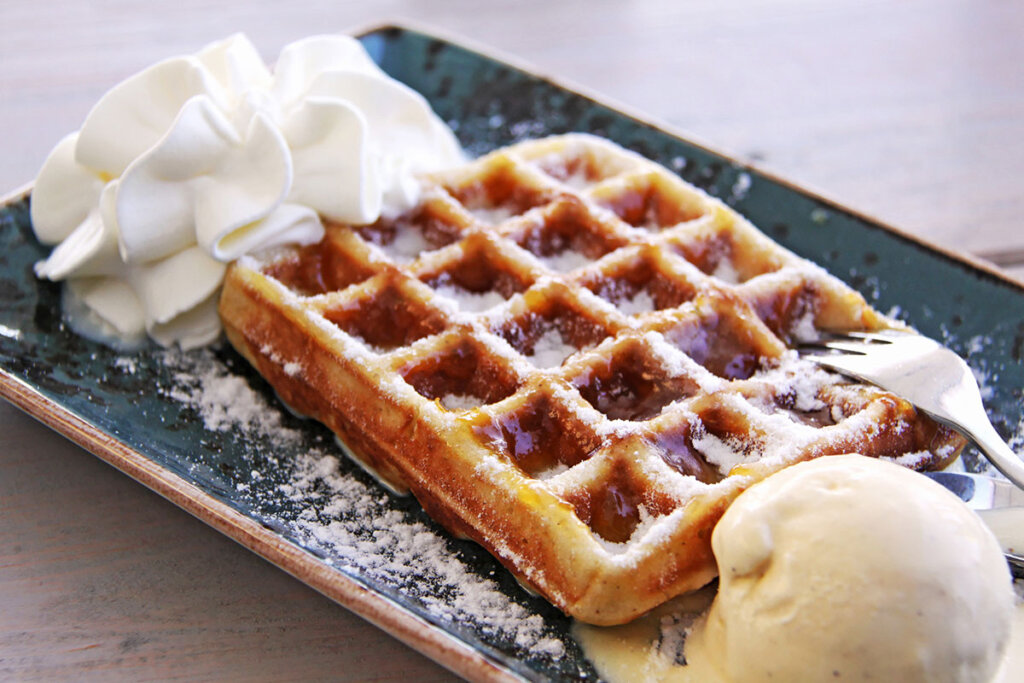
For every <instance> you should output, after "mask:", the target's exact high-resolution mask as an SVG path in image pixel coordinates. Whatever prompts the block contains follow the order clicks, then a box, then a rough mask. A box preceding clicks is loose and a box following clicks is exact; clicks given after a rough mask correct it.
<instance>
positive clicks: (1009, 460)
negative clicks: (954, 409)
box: [963, 420, 1024, 489]
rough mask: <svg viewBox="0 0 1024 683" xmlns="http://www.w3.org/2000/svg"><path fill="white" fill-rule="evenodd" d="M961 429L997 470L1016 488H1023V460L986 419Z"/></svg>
mask: <svg viewBox="0 0 1024 683" xmlns="http://www.w3.org/2000/svg"><path fill="white" fill-rule="evenodd" d="M963 430H964V433H965V435H966V436H967V437H968V438H969V439H971V441H973V442H974V443H975V444H977V445H978V448H980V449H981V451H982V453H983V454H984V455H985V457H986V458H988V461H989V462H990V463H992V464H993V465H994V466H995V468H996V469H997V470H999V471H1000V472H1002V473H1003V475H1004V476H1005V477H1006V478H1007V479H1009V480H1010V481H1012V482H1013V483H1014V484H1016V485H1017V488H1020V489H1024V462H1022V461H1021V459H1020V458H1019V457H1018V456H1017V454H1016V453H1014V452H1013V451H1012V450H1011V449H1010V447H1009V446H1008V445H1006V442H1005V441H1003V437H1001V436H999V432H997V431H996V430H995V427H993V426H992V424H991V423H990V422H989V421H988V420H985V421H984V422H981V421H978V422H977V423H975V424H972V425H970V426H968V425H963Z"/></svg>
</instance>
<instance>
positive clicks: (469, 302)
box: [434, 285, 505, 313]
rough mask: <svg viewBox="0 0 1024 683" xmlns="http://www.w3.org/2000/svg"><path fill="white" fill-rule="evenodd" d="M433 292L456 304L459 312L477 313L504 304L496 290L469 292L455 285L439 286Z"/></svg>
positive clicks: (502, 298)
mask: <svg viewBox="0 0 1024 683" xmlns="http://www.w3.org/2000/svg"><path fill="white" fill-rule="evenodd" d="M434 290H435V291H436V292H437V293H438V294H440V295H441V296H444V297H447V298H449V299H452V300H453V301H455V303H456V304H458V307H459V310H462V311H470V312H472V313H479V312H480V311H486V310H487V309H489V308H494V307H495V306H497V305H499V304H502V303H504V302H505V297H503V296H502V295H501V292H499V291H497V290H491V291H489V292H479V293H477V292H471V291H469V290H468V289H463V288H462V287H458V286H456V285H439V286H437V287H435V288H434Z"/></svg>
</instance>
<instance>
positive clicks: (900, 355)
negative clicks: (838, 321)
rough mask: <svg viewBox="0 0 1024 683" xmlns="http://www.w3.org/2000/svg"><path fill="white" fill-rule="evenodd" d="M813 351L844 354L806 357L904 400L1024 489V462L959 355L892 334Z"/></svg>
mask: <svg viewBox="0 0 1024 683" xmlns="http://www.w3.org/2000/svg"><path fill="white" fill-rule="evenodd" d="M808 348H817V349H819V350H820V349H822V348H825V349H831V350H832V351H839V352H841V353H838V354H828V353H820V354H807V353H805V354H804V355H805V356H806V357H807V358H808V359H810V360H812V361H814V362H816V363H817V364H818V365H821V366H823V367H826V368H831V369H833V370H836V371H838V372H841V373H843V374H844V375H849V376H850V377H853V378H855V379H859V380H861V381H864V382H868V383H870V384H875V385H877V386H879V387H881V388H882V389H885V390H886V391H891V392H892V393H894V394H896V395H897V396H902V397H903V398H905V399H906V400H908V401H910V402H911V403H913V404H914V405H915V406H916V407H917V408H919V409H920V410H922V411H924V412H925V413H926V414H928V415H930V416H931V417H932V418H934V419H935V420H936V421H938V422H941V423H942V424H945V425H948V426H950V427H952V428H953V429H955V430H956V431H958V432H960V433H961V434H963V435H964V436H966V437H967V438H968V439H970V440H971V441H973V442H974V443H975V444H976V445H977V446H978V448H979V449H981V452H982V453H983V454H984V455H985V457H986V458H988V460H989V462H991V463H992V464H993V465H995V467H996V469H997V470H999V471H1000V472H1002V473H1003V474H1004V475H1005V476H1006V478H1007V479H1009V480H1010V481H1012V482H1013V483H1014V484H1016V485H1017V486H1018V487H1019V488H1022V489H1024V462H1021V460H1020V458H1018V457H1017V455H1016V454H1015V453H1014V452H1013V451H1012V450H1011V449H1010V447H1009V446H1008V445H1006V442H1005V441H1003V439H1002V437H1000V436H999V433H998V432H996V430H995V428H994V427H993V426H992V423H991V422H989V419H988V415H986V413H985V407H984V405H982V402H981V392H980V391H979V390H978V382H977V381H976V380H975V379H974V374H973V373H972V372H971V369H970V368H969V367H967V363H965V362H964V361H963V359H962V358H960V356H958V355H956V354H955V353H953V352H952V351H950V350H949V349H947V348H946V347H944V346H942V345H941V344H939V343H938V342H937V341H934V340H933V339H929V338H928V337H924V336H922V335H919V334H914V333H909V332H897V331H890V330H886V331H883V332H849V333H847V334H845V335H828V336H826V337H825V338H823V339H822V340H820V341H817V342H811V343H809V344H807V345H805V346H804V349H805V350H806V349H808Z"/></svg>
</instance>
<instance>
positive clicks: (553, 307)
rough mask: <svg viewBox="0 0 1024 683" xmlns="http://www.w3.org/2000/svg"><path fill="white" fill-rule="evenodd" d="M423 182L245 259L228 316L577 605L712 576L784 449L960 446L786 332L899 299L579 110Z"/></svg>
mask: <svg viewBox="0 0 1024 683" xmlns="http://www.w3.org/2000/svg"><path fill="white" fill-rule="evenodd" d="M425 185H426V188H425V191H424V192H423V194H422V197H421V200H420V202H419V204H418V205H417V206H416V207H415V208H414V209H412V210H411V211H409V212H408V213H406V214H404V215H402V216H400V217H398V218H394V219H386V220H385V219H382V220H381V221H379V222H377V223H375V224H373V225H370V226H362V227H348V226H340V225H333V226H329V227H328V231H327V236H326V237H325V238H324V240H323V241H322V242H321V243H319V244H317V245H313V246H308V247H302V248H290V249H276V250H272V251H269V252H266V253H263V254H259V255H257V256H255V257H245V258H243V259H241V260H240V261H238V262H237V263H235V264H234V265H233V266H232V267H231V268H230V270H229V272H228V276H227V281H226V284H225V287H224V293H223V296H222V299H221V303H220V311H221V317H222V318H223V321H224V324H225V327H226V329H227V334H228V338H229V339H230V340H231V343H232V344H233V345H234V346H235V347H236V348H237V349H238V350H239V351H240V352H241V353H242V354H243V355H244V356H245V357H246V358H247V359H248V360H249V361H250V362H251V363H252V364H253V365H254V366H255V367H256V368H257V369H258V370H259V372H260V373H261V374H262V375H263V376H264V377H265V378H266V379H267V380H268V381H269V382H270V383H271V385H272V386H273V387H274V389H275V390H276V391H277V392H278V394H279V395H280V396H281V398H282V400H283V401H285V402H286V403H287V404H288V405H289V406H291V407H292V408H293V409H295V410H297V411H299V412H301V413H304V414H307V415H310V416H312V417H315V418H316V419H318V420H320V421H322V422H324V423H325V424H327V425H328V426H329V427H330V428H331V429H332V430H333V431H334V432H335V433H336V434H337V435H338V436H339V437H340V438H341V439H342V440H343V441H344V443H345V444H346V445H347V446H348V448H349V450H350V451H351V453H350V455H352V456H353V457H354V458H355V459H356V460H357V461H359V462H361V464H363V465H364V466H365V467H367V468H368V469H370V470H371V471H373V472H374V473H376V474H377V476H378V477H379V478H381V479H382V480H383V481H384V482H385V483H387V484H388V485H389V486H390V487H392V488H393V489H397V490H399V491H406V490H411V491H412V493H413V494H414V495H415V496H416V497H417V498H418V499H419V500H420V502H421V503H422V504H423V506H424V507H425V508H426V510H427V511H428V512H429V513H430V514H431V515H432V516H433V517H434V518H435V519H436V520H438V521H439V522H440V523H442V524H443V525H444V526H446V527H447V528H448V529H449V530H451V531H452V532H453V533H455V534H458V535H460V536H466V537H469V538H471V539H473V540H475V541H477V542H479V543H480V544H482V545H483V546H484V547H486V548H487V549H488V550H489V551H490V552H491V553H493V554H494V555H495V556H496V557H497V558H498V559H499V560H500V561H501V562H502V563H503V564H504V565H505V566H506V567H508V568H509V569H510V570H511V571H512V572H514V573H515V574H516V576H517V577H519V578H520V580H521V581H523V582H524V583H526V584H527V585H528V586H530V587H532V588H534V589H535V590H537V591H539V592H540V593H541V594H543V595H544V596H545V597H547V598H548V599H549V600H550V601H551V602H552V603H554V604H555V605H557V606H558V607H560V608H561V609H563V610H564V611H565V612H567V613H568V614H570V615H572V616H574V617H576V618H579V619H581V620H583V621H586V622H591V623H595V624H617V623H623V622H626V621H629V620H630V619H632V618H634V617H636V616H638V615H640V614H642V613H644V612H646V611H647V610H649V609H651V608H652V607H654V606H656V605H658V604H659V603H661V602H663V601H665V600H667V599H669V598H671V597H673V596H675V595H678V594H680V593H682V592H685V591H688V590H692V589H695V588H698V587H699V586H701V585H703V584H705V583H707V582H708V581H709V580H710V579H712V578H713V577H714V576H715V573H716V570H715V562H714V558H713V556H712V554H711V550H710V543H709V541H710V535H711V531H712V529H713V527H714V525H715V523H716V522H717V521H718V518H719V517H720V516H721V514H722V512H723V511H724V510H725V508H726V507H727V506H728V505H729V503H730V502H731V501H732V500H733V499H734V498H735V497H736V496H737V495H738V494H739V493H740V492H741V491H742V490H743V489H745V488H747V487H748V486H750V485H751V484H753V483H755V482H757V481H759V480H761V479H763V478H764V477H766V476H767V475H769V474H771V473H772V472H775V471H777V470H779V469H781V468H782V467H785V466H787V465H790V464H793V463H795V462H798V461H801V460H805V459H808V458H812V457H816V456H821V455H828V454H837V453H846V452H860V453H864V454H866V455H871V456H885V457H892V458H897V459H899V461H901V462H904V463H905V464H909V465H912V466H914V467H918V468H928V467H937V466H941V465H944V464H946V463H947V462H949V461H950V460H952V459H953V458H955V457H956V455H957V454H958V453H959V450H960V448H962V446H963V441H962V440H961V439H960V438H959V437H958V436H956V435H955V434H954V433H952V432H950V431H949V430H947V429H945V428H943V427H940V426H938V425H936V424H935V423H934V422H932V421H931V420H929V419H927V418H926V417H924V416H923V415H918V414H916V413H915V411H914V409H913V408H912V407H911V406H910V405H909V404H908V403H907V402H906V401H904V400H902V399H899V398H897V397H895V396H893V395H891V394H888V393H885V392H882V391H880V390H877V389H873V388H869V387H866V386H863V385H859V384H850V383H848V382H846V381H844V380H841V379H840V378H838V377H836V376H834V375H830V374H828V373H826V372H824V371H822V370H820V369H817V368H816V367H814V366H812V365H811V364H810V363H808V362H807V361H803V360H801V359H800V358H799V357H798V356H797V355H796V353H795V352H794V351H793V350H791V348H790V346H791V345H792V344H793V343H794V341H795V340H797V339H800V338H804V337H807V336H812V335H814V334H815V332H816V330H823V329H827V330H852V329H878V328H883V327H892V326H897V325H898V323H895V322H893V321H891V320H889V319H886V318H884V317H883V316H881V315H880V314H878V313H877V312H875V311H874V310H872V309H871V308H870V307H869V306H868V305H867V304H866V303H865V301H864V300H863V298H862V297H861V296H860V295H859V294H857V293H856V292H854V291H853V290H851V289H849V288H848V287H846V286H845V285H843V284H842V283H841V282H839V281H838V280H836V279H835V278H833V277H831V276H829V275H828V274H826V273H825V272H824V271H823V270H821V269H820V268H818V267H817V266H814V265H813V264H811V263H809V262H807V261H805V260H803V259H800V258H798V257H797V256H795V255H794V254H792V253H790V252H788V251H786V250H785V249H783V248H781V247H780V246H778V245H776V244H775V243H774V242H772V241H771V240H769V239H768V238H767V237H765V236H764V235H763V234H762V233H760V232H759V231H758V230H757V229H756V228H754V227H753V226H751V225H750V224H749V223H748V222H747V221H745V220H744V219H743V218H742V217H740V216H739V215H737V214H736V213H735V212H733V211H732V210H731V209H729V208H728V207H727V206H725V205H724V204H722V203H721V202H719V201H717V200H715V199H713V198H711V197H709V196H707V195H706V194H704V193H703V192H701V191H700V190H698V189H696V188H694V187H692V186H690V185H688V184H686V183H685V182H683V181H681V180H680V179H679V178H678V177H676V176H675V175H673V174H672V173H670V172H668V171H667V170H666V169H664V168H662V167H660V166H658V165H656V164H654V163H652V162H650V161H647V160H645V159H643V158H642V157H639V156H637V155H635V154H633V153H630V152H627V151H625V150H623V149H620V148H618V147H616V146H615V145H613V144H611V143H608V142H606V141H602V140H599V139H597V138H592V137H589V136H583V135H568V136H561V137H554V138H547V139H542V140H537V141H531V142H524V143H521V144H518V145H515V146H512V147H509V148H505V149H502V150H499V151H497V152H494V153H493V154H490V155H488V156H486V157H483V158H481V159H478V160H476V161H474V162H472V163H469V164H468V165H466V166H465V167H462V168H459V169H457V170H454V171H451V172H447V173H444V174H438V175H434V176H431V177H429V178H427V179H425Z"/></svg>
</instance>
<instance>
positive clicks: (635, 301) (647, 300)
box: [618, 289, 655, 315]
mask: <svg viewBox="0 0 1024 683" xmlns="http://www.w3.org/2000/svg"><path fill="white" fill-rule="evenodd" d="M618 306H619V310H620V311H622V312H623V313H625V314H626V315H639V314H640V313H650V312H651V311H653V310H655V305H654V299H653V297H651V295H650V293H649V292H648V291H647V290H646V289H641V290H640V291H638V292H637V293H636V294H634V295H633V296H631V297H624V298H623V299H621V300H620V301H619V302H618Z"/></svg>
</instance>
